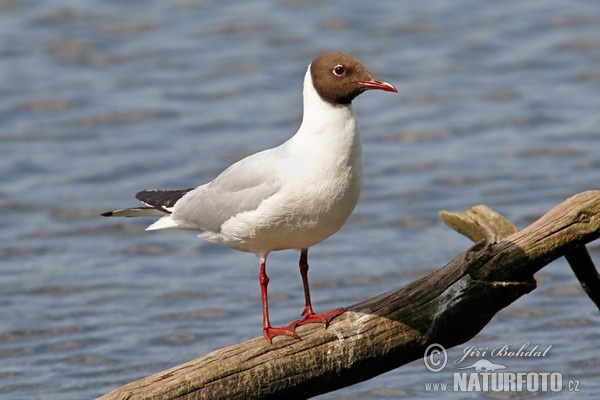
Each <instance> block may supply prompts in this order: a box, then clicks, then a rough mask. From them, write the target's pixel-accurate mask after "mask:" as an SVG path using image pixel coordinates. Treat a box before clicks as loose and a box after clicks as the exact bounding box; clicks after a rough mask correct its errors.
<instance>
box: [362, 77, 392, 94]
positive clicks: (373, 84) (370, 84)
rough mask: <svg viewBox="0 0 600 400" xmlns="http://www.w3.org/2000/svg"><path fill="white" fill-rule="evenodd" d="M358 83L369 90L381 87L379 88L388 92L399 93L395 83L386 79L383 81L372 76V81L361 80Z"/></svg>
mask: <svg viewBox="0 0 600 400" xmlns="http://www.w3.org/2000/svg"><path fill="white" fill-rule="evenodd" d="M358 83H359V84H360V85H362V86H363V87H364V88H365V89H367V90H368V89H379V90H385V91H386V92H394V93H398V89H396V88H395V87H394V85H392V84H391V83H388V82H386V81H382V80H381V79H376V78H371V80H370V81H361V82H358Z"/></svg>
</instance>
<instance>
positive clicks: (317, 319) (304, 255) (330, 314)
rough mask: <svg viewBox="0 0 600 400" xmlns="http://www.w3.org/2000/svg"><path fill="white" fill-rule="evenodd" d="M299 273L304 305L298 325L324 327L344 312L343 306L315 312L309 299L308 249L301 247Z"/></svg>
mask: <svg viewBox="0 0 600 400" xmlns="http://www.w3.org/2000/svg"><path fill="white" fill-rule="evenodd" d="M299 264H300V275H301V276H302V285H303V286H304V300H305V303H306V305H305V307H304V311H302V315H304V318H302V319H301V320H300V321H298V325H304V324H310V323H321V324H323V326H324V327H325V328H327V325H328V324H329V322H331V320H332V319H334V318H335V317H337V316H338V315H340V314H343V313H344V312H346V309H345V308H336V309H335V310H331V311H326V312H324V313H321V314H315V312H314V311H313V308H312V304H311V301H310V288H309V287H308V249H303V250H302V251H301V252H300V263H299Z"/></svg>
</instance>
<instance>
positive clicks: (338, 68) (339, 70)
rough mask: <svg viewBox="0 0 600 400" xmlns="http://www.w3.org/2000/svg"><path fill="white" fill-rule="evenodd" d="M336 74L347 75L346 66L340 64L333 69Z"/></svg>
mask: <svg viewBox="0 0 600 400" xmlns="http://www.w3.org/2000/svg"><path fill="white" fill-rule="evenodd" d="M331 71H332V72H333V74H334V75H335V76H344V75H346V67H344V66H343V65H342V64H338V65H336V66H335V67H333V69H332V70H331Z"/></svg>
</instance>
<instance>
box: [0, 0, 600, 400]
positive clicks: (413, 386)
mask: <svg viewBox="0 0 600 400" xmlns="http://www.w3.org/2000/svg"><path fill="white" fill-rule="evenodd" d="M330 50H341V51H345V52H348V53H350V54H352V55H354V56H355V57H357V58H358V59H359V60H361V61H362V62H363V63H364V64H366V66H367V67H368V68H369V69H370V70H371V72H372V73H373V74H374V75H375V76H377V77H380V78H382V79H385V80H388V81H390V82H392V83H393V84H394V85H396V87H397V88H398V90H399V94H398V95H392V94H390V93H383V92H369V93H366V94H363V95H362V96H360V97H359V98H358V99H357V100H356V101H355V109H356V112H357V114H358V116H359V120H360V124H361V127H362V132H363V142H364V153H365V154H364V155H365V169H366V182H365V186H364V191H363V195H362V198H361V201H360V203H359V205H358V207H357V209H356V210H355V212H354V214H353V217H352V218H351V219H350V220H349V221H348V223H347V224H346V225H345V226H344V228H343V229H342V230H341V231H340V232H339V233H338V234H336V235H335V236H333V237H332V238H330V239H329V240H327V241H325V242H324V243H322V244H319V245H317V246H315V247H314V248H313V249H312V250H311V254H310V261H311V267H312V268H311V281H312V287H313V303H314V305H315V307H316V308H317V310H325V309H331V308H335V307H339V306H343V305H350V304H353V303H356V302H358V301H360V300H362V299H365V298H369V297H373V296H375V295H377V294H380V293H382V292H384V291H387V290H390V289H392V288H395V287H399V286H402V285H404V284H406V283H408V282H411V281H413V280H415V279H417V278H418V277H420V276H422V275H424V274H425V273H427V272H429V271H431V270H433V269H435V268H438V267H441V266H442V265H444V264H445V263H446V262H447V261H449V260H450V259H452V258H453V257H454V255H456V254H458V253H459V252H461V251H463V250H465V249H466V248H467V247H468V246H469V245H470V243H469V242H468V240H466V239H465V238H462V237H461V236H459V235H458V234H456V233H455V232H453V231H452V230H450V229H448V228H447V227H445V226H444V225H443V223H441V222H440V221H439V218H438V216H437V212H438V210H440V209H447V210H452V211H462V210H465V209H467V208H469V207H470V206H472V205H474V204H481V203H483V204H487V205H488V206H490V207H492V208H494V209H496V210H497V211H499V212H501V213H502V214H503V215H505V216H506V217H507V218H509V219H510V220H511V221H513V222H514V223H515V224H516V225H517V226H519V227H524V226H526V225H527V224H529V223H530V222H531V221H533V220H535V219H536V218H537V217H539V216H541V215H542V214H544V213H545V212H546V211H548V210H549V209H550V208H551V207H552V206H554V205H555V204H557V203H559V202H561V201H563V200H564V199H565V198H567V197H569V196H571V195H573V194H575V193H577V192H580V191H584V190H589V189H598V188H599V186H600V156H599V154H600V112H599V110H600V3H598V2H595V1H591V0H590V1H583V0H571V1H545V2H542V1H528V2H524V1H516V0H513V1H503V2H478V1H473V0H460V1H452V2H448V1H441V0H440V1H424V2H416V1H414V2H399V1H398V2H394V1H380V2H373V1H370V2H365V1H341V0H337V1H329V2H318V1H299V0H279V1H277V0H261V1H254V2H242V1H229V2H220V1H205V2H193V1H185V0H179V1H158V0H153V1H135V0H133V1H126V2H125V1H102V2H100V1H97V2H76V1H59V0H55V1H51V0H48V1H44V2H34V1H26V0H6V1H2V3H0V171H1V172H0V207H1V208H2V210H3V213H2V218H0V260H1V264H0V274H1V279H0V360H1V362H0V396H1V397H2V398H3V399H11V400H12V399H34V398H40V399H42V398H43V399H85V398H93V397H96V396H100V395H102V394H104V393H107V392H109V391H110V390H112V389H114V388H116V387H119V386H121V385H123V384H125V383H127V382H129V381H132V380H135V379H138V378H141V377H144V376H147V375H150V374H153V373H155V372H158V371H161V370H163V369H166V368H169V367H172V366H175V365H177V364H180V363H182V362H185V361H188V360H190V359H193V358H196V357H199V356H202V355H204V354H206V353H208V352H210V351H212V350H215V349H218V348H221V347H223V346H227V345H231V344H234V343H238V342H240V341H243V340H247V339H250V338H253V337H256V336H259V335H260V334H261V331H260V329H261V308H260V293H259V288H258V280H257V274H258V265H257V260H256V259H255V257H254V256H253V255H249V254H244V253H238V252H235V251H233V250H229V249H226V248H222V247H219V246H217V245H213V244H209V243H204V242H201V241H199V240H198V239H197V238H196V237H195V235H194V234H193V233H191V232H144V228H145V226H146V225H147V224H148V223H150V222H151V221H149V220H146V221H144V220H129V219H128V220H117V219H103V218H100V217H99V216H98V215H99V213H100V212H102V211H106V210H110V209H114V208H119V207H126V206H135V205H136V202H135V200H134V198H133V195H134V193H136V192H137V191H138V190H141V189H150V188H183V187H189V186H193V185H198V184H200V183H203V182H206V181H208V180H210V179H211V178H212V177H214V176H215V174H217V173H218V172H220V171H221V170H222V169H224V168H225V167H227V166H228V165H229V164H230V163H232V162H234V161H236V160H238V159H239V158H241V157H243V156H245V155H247V154H250V153H253V152H255V151H258V150H261V149H264V148H267V147H271V146H274V145H277V144H279V143H281V142H283V141H284V140H286V139H287V138H288V137H289V136H290V135H292V134H293V133H294V132H295V130H296V129H297V127H298V125H299V122H300V116H301V106H302V104H301V95H300V91H301V85H302V77H303V75H304V72H305V69H306V66H307V64H308V63H309V62H310V61H311V60H312V58H313V57H314V56H316V55H317V54H319V53H321V52H324V51H330ZM590 250H591V253H592V256H593V257H594V258H595V259H596V260H598V259H600V256H599V255H600V245H599V244H597V243H596V244H592V245H591V246H590ZM297 257H298V254H297V253H296V252H293V251H287V252H280V253H276V254H272V255H271V256H270V258H269V262H270V263H269V274H270V277H271V285H270V289H271V295H272V297H271V300H272V303H271V307H272V319H273V321H274V323H275V324H280V323H281V324H282V323H287V322H288V321H289V320H291V319H294V318H297V317H298V313H299V312H300V310H301V309H302V305H303V300H302V289H301V284H300V279H299V276H298V271H297ZM537 278H538V284H539V285H538V286H539V287H538V289H536V290H535V291H533V292H532V293H530V294H529V295H527V296H525V297H523V298H521V299H519V300H518V301H517V302H515V303H513V304H512V305H511V306H509V307H508V308H507V309H505V310H503V311H502V312H501V313H499V314H498V315H497V316H496V317H495V318H494V320H493V321H491V322H490V324H489V325H488V326H487V327H486V328H485V329H484V330H483V331H482V332H481V333H480V334H479V335H478V336H477V337H475V338H474V339H473V340H472V341H470V342H469V343H467V344H465V345H461V346H458V347H457V348H456V349H453V350H452V351H451V357H450V358H451V359H453V358H454V359H456V358H458V356H459V355H460V354H461V353H462V349H464V347H465V346H467V345H474V346H479V347H489V348H490V349H491V348H495V347H499V346H503V345H507V344H512V345H513V346H519V345H522V344H524V343H527V342H530V343H532V345H533V344H539V345H540V347H547V346H549V345H551V346H552V349H551V351H550V353H549V354H548V356H547V357H545V358H541V359H517V358H511V359H505V360H503V361H504V365H506V366H507V368H510V370H511V371H525V372H530V371H535V372H543V371H558V372H561V373H562V374H563V375H564V377H565V379H567V378H568V379H573V380H579V381H580V382H581V384H580V390H581V392H580V393H577V394H576V395H573V398H592V397H594V396H595V394H597V393H598V392H599V391H600V383H599V382H600V379H598V378H599V377H600V352H599V351H598V350H597V345H598V339H599V338H600V333H599V332H600V318H599V316H598V312H597V310H596V309H595V307H594V306H593V304H592V303H591V302H590V301H589V300H588V299H587V297H586V296H585V295H584V294H583V292H582V290H581V289H580V288H579V286H578V283H577V281H576V280H575V278H574V277H573V275H572V273H571V272H570V270H569V267H568V265H567V264H566V262H565V261H564V260H557V261H556V262H554V263H553V264H551V265H550V266H548V267H546V268H544V269H543V270H542V271H541V272H540V273H539V274H538V276H537ZM451 372H452V369H450V371H449V372H448V371H446V372H442V373H439V374H434V373H431V372H429V371H427V370H426V369H425V367H424V365H423V362H422V361H419V360H417V361H415V362H413V363H411V364H409V365H407V366H404V367H402V368H399V369H397V370H395V371H392V372H389V373H387V374H384V375H382V376H379V377H377V378H374V379H372V380H370V381H367V382H364V383H361V384H358V385H355V386H353V387H350V388H346V389H343V390H340V391H337V392H334V393H330V394H327V395H323V396H322V397H321V398H323V399H362V398H378V399H397V398H407V397H408V398H412V397H438V396H439V394H435V393H431V392H426V391H425V386H424V384H425V383H426V382H435V381H449V380H450V381H451V377H452V373H451ZM534 394H535V393H534ZM537 394H538V395H540V396H543V395H544V393H537ZM501 395H502V394H496V395H495V397H496V398H497V397H498V396H501ZM504 396H507V394H504ZM570 396H571V394H569V393H559V394H557V395H556V394H555V395H554V397H570ZM453 397H455V398H477V397H483V398H489V397H494V396H492V395H489V396H488V395H486V394H483V393H480V392H479V393H458V394H455V395H454V396H453Z"/></svg>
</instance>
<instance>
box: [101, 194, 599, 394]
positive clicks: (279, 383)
mask: <svg viewBox="0 0 600 400" xmlns="http://www.w3.org/2000/svg"><path fill="white" fill-rule="evenodd" d="M441 217H442V219H443V220H444V221H445V222H446V223H447V224H448V225H450V226H451V227H452V228H453V229H455V230H457V231H458V232H460V233H462V234H464V235H466V236H467V237H469V238H470V239H472V240H474V241H476V242H477V243H475V245H473V246H472V247H471V248H470V249H468V250H466V251H464V252H463V253H461V254H459V255H458V256H456V257H455V258H454V259H453V260H452V261H450V262H449V263H448V264H447V265H445V266H444V267H442V268H440V269H438V270H436V271H434V272H432V273H430V274H428V275H426V276H424V277H423V278H421V279H419V280H417V281H415V282H413V283H410V284H408V285H406V286H404V287H402V288H399V289H396V290H393V291H390V292H388V293H384V294H381V295H379V296H377V297H375V298H372V299H368V300H365V301H363V302H360V303H358V304H354V305H352V306H350V307H348V311H347V312H346V313H344V314H342V315H341V316H339V317H337V318H336V319H335V320H334V321H332V323H331V324H330V326H329V327H328V328H327V329H323V328H322V327H321V326H320V325H317V324H311V325H306V326H301V327H299V328H298V331H297V332H298V334H299V335H300V337H301V338H302V340H293V339H289V338H286V337H277V338H275V339H274V341H273V344H269V343H267V342H266V341H265V340H264V339H263V338H262V337H260V338H256V339H252V340H249V341H247V342H244V343H240V344H237V345H233V346H230V347H227V348H223V349H220V350H217V351H214V352H212V353H210V354H208V355H206V356H204V357H201V358H198V359H196V360H193V361H190V362H188V363H185V364H182V365H179V366H176V367H174V368H171V369H169V370H167V371H163V372H160V373H157V374H155V375H152V376H150V377H147V378H143V379H140V380H138V381H135V382H132V383H129V384H127V385H125V386H123V387H121V388H118V389H116V390H114V391H112V392H111V393H109V394H107V395H105V396H102V397H101V398H100V399H102V400H115V399H148V398H152V399H279V398H285V399H302V398H307V397H311V396H314V395H318V394H321V393H326V392H329V391H332V390H336V389H338V388H341V387H345V386H349V385H351V384H354V383H357V382H360V381H363V380H366V379H369V378H371V377H374V376H376V375H378V374H381V373H383V372H386V371H389V370H391V369H394V368H397V367H399V366H401V365H403V364H406V363H408V362H411V361H413V360H415V359H418V358H422V357H423V355H424V351H425V349H426V348H427V346H429V345H430V344H433V343H438V344H441V345H443V346H444V347H446V348H449V347H452V346H456V345H458V344H461V343H464V342H466V341H467V340H469V339H471V338H472V337H473V336H475V335H476V334H477V333H478V332H479V331H480V330H481V329H482V328H483V327H484V326H485V325H486V324H487V323H488V322H489V321H490V319H491V318H492V317H493V316H494V315H495V314H496V313H497V312H498V311H499V310H501V309H502V308H504V307H506V306H507V305H509V304H511V303H512V302H513V301H515V300H516V299H518V298H519V297H521V296H522V295H524V294H526V293H529V292H531V291H532V290H533V289H535V287H536V282H535V279H534V274H535V273H536V272H537V271H539V270H540V269H541V268H543V267H544V266H545V265H547V264H548V263H550V262H551V261H553V260H555V259H557V258H559V257H561V256H567V258H568V260H569V263H570V265H571V267H572V268H573V270H574V272H575V273H576V275H577V276H578V279H579V280H580V282H581V283H582V286H583V287H584V289H585V290H586V293H587V294H588V296H590V298H591V299H592V300H594V301H595V302H596V304H597V305H599V304H600V301H598V299H599V298H600V279H599V278H598V272H597V271H596V269H595V267H594V265H593V262H592V260H591V258H590V257H589V254H588V253H587V251H586V250H585V244H586V243H589V242H591V241H593V240H595V239H598V238H599V237H600V191H588V192H583V193H580V194H577V195H575V196H573V197H571V198H569V199H567V200H565V201H564V202H563V203H561V204H559V205H557V206H556V207H554V208H553V209H552V210H550V211H549V212H548V213H547V214H545V215H544V216H543V217H541V218H540V219H539V220H537V221H536V222H534V223H532V224H531V225H529V226H528V227H526V228H524V229H523V230H521V231H517V229H516V228H515V227H514V226H513V225H512V224H511V223H510V222H508V221H507V220H506V219H504V218H503V217H502V216H500V215H499V214H498V213H496V212H494V211H493V210H490V209H489V208H487V207H485V206H476V207H473V208H472V209H471V210H469V211H467V212H465V213H461V214H454V213H448V212H441Z"/></svg>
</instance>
